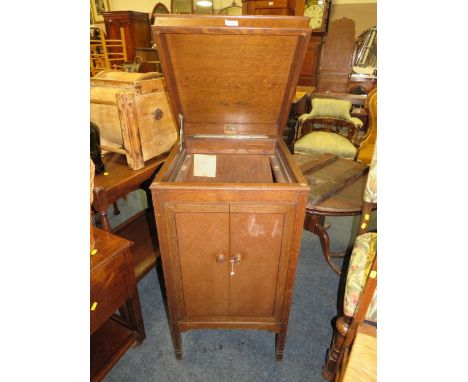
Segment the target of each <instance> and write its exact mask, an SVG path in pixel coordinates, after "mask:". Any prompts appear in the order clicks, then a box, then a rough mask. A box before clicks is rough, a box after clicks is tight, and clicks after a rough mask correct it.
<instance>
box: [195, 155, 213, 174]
mask: <svg viewBox="0 0 468 382" xmlns="http://www.w3.org/2000/svg"><path fill="white" fill-rule="evenodd" d="M193 176H205V177H208V178H215V177H216V155H205V154H194V156H193Z"/></svg>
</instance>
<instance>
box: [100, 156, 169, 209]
mask: <svg viewBox="0 0 468 382" xmlns="http://www.w3.org/2000/svg"><path fill="white" fill-rule="evenodd" d="M166 158H167V154H163V155H160V156H158V157H156V158H153V159H150V160H148V161H147V162H145V167H143V168H142V169H140V170H132V169H130V168H129V167H128V164H127V159H126V158H125V155H121V154H116V153H107V154H105V155H103V156H102V162H103V163H104V166H105V171H104V172H103V173H101V174H97V175H95V177H94V192H96V190H99V189H104V190H105V191H106V193H107V197H108V201H109V203H113V202H114V201H116V200H117V199H118V198H120V197H122V196H124V195H126V194H127V193H129V192H130V191H133V190H136V189H138V187H139V186H140V185H141V183H143V182H144V181H145V180H147V179H149V178H150V177H151V176H152V175H153V174H154V172H155V171H156V170H157V168H158V167H159V166H160V165H161V164H162V163H163V162H164V161H165V160H166Z"/></svg>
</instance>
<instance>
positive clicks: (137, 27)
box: [102, 11, 151, 61]
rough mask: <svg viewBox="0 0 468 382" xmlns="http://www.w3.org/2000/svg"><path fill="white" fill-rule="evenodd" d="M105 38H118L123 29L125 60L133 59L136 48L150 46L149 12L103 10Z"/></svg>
mask: <svg viewBox="0 0 468 382" xmlns="http://www.w3.org/2000/svg"><path fill="white" fill-rule="evenodd" d="M102 15H103V17H104V23H105V25H106V34H107V39H120V28H123V29H124V33H125V45H126V48H127V60H128V61H133V60H134V59H135V56H136V49H137V48H151V25H150V20H149V13H144V12H134V11H113V12H103V14H102Z"/></svg>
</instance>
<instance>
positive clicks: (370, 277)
mask: <svg viewBox="0 0 468 382" xmlns="http://www.w3.org/2000/svg"><path fill="white" fill-rule="evenodd" d="M363 200H364V203H363V204H364V205H363V210H362V215H361V220H360V223H359V224H360V225H359V230H358V236H357V238H356V241H355V244H354V248H353V252H352V254H351V258H350V262H349V266H348V272H347V275H346V285H345V292H344V300H343V312H342V315H341V316H340V317H338V319H337V320H336V328H335V330H334V334H333V339H332V344H331V346H330V349H329V350H328V354H327V360H326V363H325V365H324V367H323V370H322V374H323V377H324V378H325V379H327V380H330V381H332V380H335V377H336V375H337V373H338V372H339V370H340V368H341V365H342V363H343V359H344V358H345V359H346V357H347V355H348V354H349V349H350V348H351V346H352V344H353V341H354V337H355V336H356V333H357V331H358V327H359V326H360V325H361V326H362V325H363V323H365V324H366V325H370V327H371V328H373V330H374V331H375V333H376V326H377V288H376V285H377V233H375V232H367V230H368V224H369V219H370V212H371V211H372V209H373V208H375V206H376V204H377V148H376V146H375V147H374V153H373V156H372V162H371V166H370V169H369V175H368V178H367V183H366V188H365V191H364V195H363ZM375 335H376V334H375ZM372 366H375V365H372ZM361 380H364V379H361Z"/></svg>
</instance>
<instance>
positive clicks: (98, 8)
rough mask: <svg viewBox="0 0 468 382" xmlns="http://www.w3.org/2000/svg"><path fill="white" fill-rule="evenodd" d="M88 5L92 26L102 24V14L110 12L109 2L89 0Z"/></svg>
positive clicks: (107, 0)
mask: <svg viewBox="0 0 468 382" xmlns="http://www.w3.org/2000/svg"><path fill="white" fill-rule="evenodd" d="M90 3H91V4H90V6H91V15H92V19H93V21H94V24H98V23H103V22H104V17H103V16H102V13H103V12H108V11H109V10H110V9H109V0H90Z"/></svg>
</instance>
